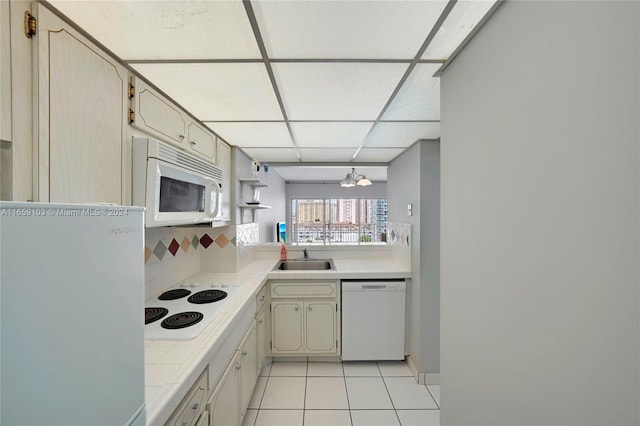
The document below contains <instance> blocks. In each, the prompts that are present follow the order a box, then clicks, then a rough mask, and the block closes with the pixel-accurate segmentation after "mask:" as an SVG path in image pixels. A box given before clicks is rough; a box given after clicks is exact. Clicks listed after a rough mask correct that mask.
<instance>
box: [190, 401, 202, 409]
mask: <svg viewBox="0 0 640 426" xmlns="http://www.w3.org/2000/svg"><path fill="white" fill-rule="evenodd" d="M198 408H200V404H198V403H197V402H196V403H195V404H193V407H191V409H192V410H197V409H198Z"/></svg>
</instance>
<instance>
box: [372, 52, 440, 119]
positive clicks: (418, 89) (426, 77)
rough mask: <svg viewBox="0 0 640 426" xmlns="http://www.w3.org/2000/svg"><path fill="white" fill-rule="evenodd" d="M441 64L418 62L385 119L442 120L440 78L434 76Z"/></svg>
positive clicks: (383, 117) (394, 99)
mask: <svg viewBox="0 0 640 426" xmlns="http://www.w3.org/2000/svg"><path fill="white" fill-rule="evenodd" d="M440 67H441V64H417V65H416V66H415V68H414V69H413V70H412V71H411V74H409V77H408V78H407V80H406V81H405V82H404V84H403V85H402V88H401V89H400V91H399V92H398V94H397V95H396V96H395V98H393V101H392V102H391V105H389V108H387V110H386V111H385V113H384V115H383V116H382V119H383V120H440V79H439V78H437V77H433V74H434V73H435V72H436V71H438V68H440Z"/></svg>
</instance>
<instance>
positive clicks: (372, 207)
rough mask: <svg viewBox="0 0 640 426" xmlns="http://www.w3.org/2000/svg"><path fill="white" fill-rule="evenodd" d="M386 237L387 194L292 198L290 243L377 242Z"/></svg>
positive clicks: (384, 240)
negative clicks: (384, 196)
mask: <svg viewBox="0 0 640 426" xmlns="http://www.w3.org/2000/svg"><path fill="white" fill-rule="evenodd" d="M386 237H387V200H386V198H361V199H358V198H327V199H292V200H291V242H292V243H293V244H376V243H378V244H379V243H384V242H386V240H387V238H386Z"/></svg>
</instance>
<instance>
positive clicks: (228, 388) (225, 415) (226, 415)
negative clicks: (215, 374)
mask: <svg viewBox="0 0 640 426" xmlns="http://www.w3.org/2000/svg"><path fill="white" fill-rule="evenodd" d="M239 359H240V354H239V353H238V352H236V354H235V356H234V357H233V359H232V360H231V362H230V363H229V366H228V367H227V369H226V371H225V372H224V374H223V375H222V378H221V379H220V382H219V383H218V386H216V388H215V390H214V391H213V394H212V395H211V398H210V399H209V403H208V405H207V408H208V410H209V416H210V424H211V425H216V426H237V425H239V424H240V398H239V395H240V379H239V377H240V361H239Z"/></svg>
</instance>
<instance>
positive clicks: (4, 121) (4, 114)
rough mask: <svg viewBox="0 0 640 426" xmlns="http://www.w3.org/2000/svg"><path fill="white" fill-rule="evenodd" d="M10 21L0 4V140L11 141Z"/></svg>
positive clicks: (5, 5)
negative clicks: (0, 71) (0, 70)
mask: <svg viewBox="0 0 640 426" xmlns="http://www.w3.org/2000/svg"><path fill="white" fill-rule="evenodd" d="M10 24H11V19H10V17H9V2H7V1H3V2H0V52H2V55H0V69H2V74H0V140H2V141H11V140H12V139H11V71H12V70H11V60H10V59H11V35H10V29H11V25H10ZM3 199H5V198H3Z"/></svg>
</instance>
